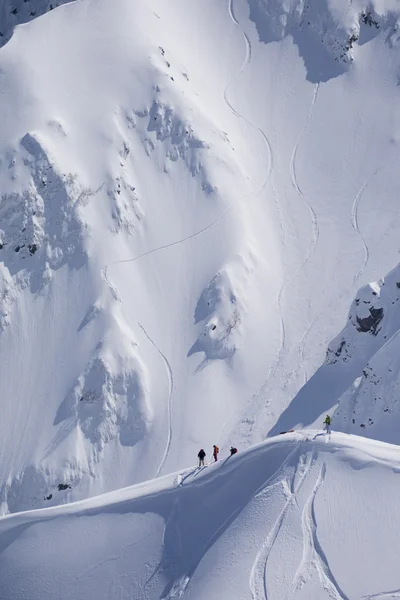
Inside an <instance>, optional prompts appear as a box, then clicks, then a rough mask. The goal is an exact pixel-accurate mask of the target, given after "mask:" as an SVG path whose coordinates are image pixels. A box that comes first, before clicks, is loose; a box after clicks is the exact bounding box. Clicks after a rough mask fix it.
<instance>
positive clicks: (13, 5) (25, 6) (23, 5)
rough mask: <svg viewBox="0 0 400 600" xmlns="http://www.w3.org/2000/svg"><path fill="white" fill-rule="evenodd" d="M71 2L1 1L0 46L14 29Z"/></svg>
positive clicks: (67, 0)
mask: <svg viewBox="0 0 400 600" xmlns="http://www.w3.org/2000/svg"><path fill="white" fill-rule="evenodd" d="M70 1H71V0H1V2H0V46H3V45H4V44H6V43H7V42H8V40H9V39H10V37H11V35H12V33H13V29H14V27H16V26H17V25H20V24H21V23H27V22H28V21H32V19H36V18H37V17H40V16H41V15H42V14H44V13H46V12H48V11H50V10H54V9H55V8H57V6H60V5H61V4H65V3H66V2H70Z"/></svg>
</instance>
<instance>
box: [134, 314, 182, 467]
mask: <svg viewBox="0 0 400 600" xmlns="http://www.w3.org/2000/svg"><path fill="white" fill-rule="evenodd" d="M138 325H139V327H140V329H141V330H142V331H143V333H144V335H145V336H146V338H147V339H148V340H149V342H150V344H151V345H152V346H154V348H155V349H156V350H157V352H158V354H159V355H160V356H161V358H162V360H163V362H164V365H165V368H166V371H167V375H168V400H167V411H168V437H167V444H166V446H165V451H164V454H163V457H162V459H161V462H160V465H159V467H158V469H157V472H156V477H159V476H160V474H161V471H162V469H163V467H164V465H165V462H166V460H167V457H168V453H169V450H170V448H171V440H172V395H173V393H174V375H173V372H172V367H171V365H170V363H169V361H168V359H167V357H166V356H165V354H164V353H163V352H161V350H160V348H159V347H158V346H157V344H156V343H155V342H154V341H153V340H152V338H151V337H150V336H149V334H148V333H147V331H146V330H145V328H144V327H143V325H141V324H140V323H138Z"/></svg>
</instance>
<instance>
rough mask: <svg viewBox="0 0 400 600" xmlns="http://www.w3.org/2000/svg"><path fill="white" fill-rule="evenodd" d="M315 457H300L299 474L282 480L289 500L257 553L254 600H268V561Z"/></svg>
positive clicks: (252, 575)
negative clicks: (303, 458) (296, 479)
mask: <svg viewBox="0 0 400 600" xmlns="http://www.w3.org/2000/svg"><path fill="white" fill-rule="evenodd" d="M313 458H314V455H313V453H311V454H309V455H308V456H307V457H306V459H305V460H302V458H301V457H300V462H299V469H298V470H297V472H296V471H295V472H294V473H293V474H292V476H291V478H290V480H288V479H287V478H286V479H285V478H284V479H282V480H281V483H282V485H283V488H284V490H285V493H286V495H287V500H286V502H285V504H284V506H283V509H282V510H281V512H280V513H279V515H278V518H277V519H276V521H275V523H274V525H273V527H272V529H271V531H270V532H269V534H268V536H267V538H266V540H265V543H264V544H263V545H262V547H261V548H260V550H259V552H258V553H257V556H256V560H255V561H254V564H253V567H252V569H251V573H250V582H249V585H250V591H251V596H252V598H253V600H268V589H267V578H266V572H267V566H268V559H269V556H270V554H271V551H272V549H273V547H274V544H275V542H276V540H277V538H278V535H279V532H280V530H281V527H282V525H283V522H284V520H285V517H286V515H287V512H288V510H289V509H290V508H291V506H292V505H293V504H294V503H296V502H297V500H296V496H297V494H298V493H299V491H300V489H301V487H302V485H303V483H304V482H305V480H306V478H307V475H308V473H309V472H310V468H311V466H312V461H313ZM296 475H298V477H299V480H298V483H297V485H296V483H295V478H296Z"/></svg>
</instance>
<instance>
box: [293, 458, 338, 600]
mask: <svg viewBox="0 0 400 600" xmlns="http://www.w3.org/2000/svg"><path fill="white" fill-rule="evenodd" d="M325 474H326V464H325V463H323V465H322V467H321V470H320V473H319V475H318V478H317V481H316V483H315V485H314V487H313V489H312V491H311V494H310V497H309V498H308V500H307V502H306V503H305V505H304V508H303V512H302V516H301V528H302V531H303V556H302V559H301V562H300V565H299V567H298V569H297V571H296V574H295V576H294V579H293V590H292V592H291V594H290V597H293V595H294V594H295V593H297V592H298V591H299V590H300V589H301V587H303V585H304V584H306V583H307V582H308V581H309V580H310V579H311V575H312V571H313V569H314V568H315V569H316V570H317V572H318V576H319V579H320V582H321V584H322V586H323V588H324V589H325V590H326V592H327V594H328V595H329V597H330V598H332V599H333V600H349V598H348V596H346V594H345V593H344V592H343V590H342V589H341V588H340V586H339V584H338V582H337V581H336V579H335V576H334V575H333V573H332V571H331V569H330V567H329V564H328V561H327V558H326V555H325V553H324V551H323V550H322V547H321V545H320V543H319V540H318V537H317V520H316V516H315V498H316V496H317V493H318V490H319V488H320V487H321V485H322V483H323V481H324V479H325Z"/></svg>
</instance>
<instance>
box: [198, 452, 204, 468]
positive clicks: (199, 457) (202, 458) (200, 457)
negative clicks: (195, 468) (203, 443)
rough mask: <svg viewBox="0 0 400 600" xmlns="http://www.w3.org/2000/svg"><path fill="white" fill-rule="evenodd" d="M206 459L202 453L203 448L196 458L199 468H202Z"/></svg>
mask: <svg viewBox="0 0 400 600" xmlns="http://www.w3.org/2000/svg"><path fill="white" fill-rule="evenodd" d="M205 457H206V453H205V452H204V450H203V448H202V449H201V450H200V452H199V453H198V455H197V458H198V459H199V467H204V459H205Z"/></svg>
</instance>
